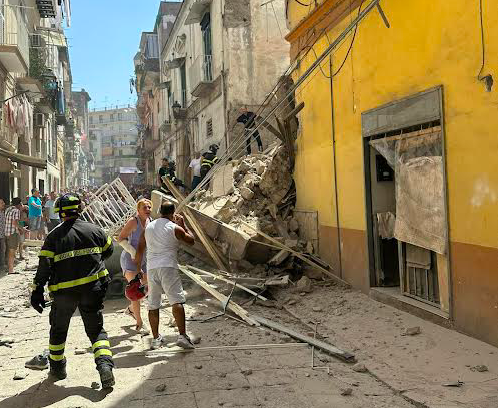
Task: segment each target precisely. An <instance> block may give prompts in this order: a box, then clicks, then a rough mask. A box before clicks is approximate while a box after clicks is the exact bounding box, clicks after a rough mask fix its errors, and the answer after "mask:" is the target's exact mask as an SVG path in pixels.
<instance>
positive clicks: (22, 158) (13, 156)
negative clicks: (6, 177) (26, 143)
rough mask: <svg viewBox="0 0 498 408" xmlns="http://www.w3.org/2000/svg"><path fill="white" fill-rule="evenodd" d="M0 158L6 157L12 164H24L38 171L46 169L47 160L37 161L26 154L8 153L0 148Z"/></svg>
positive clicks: (37, 159)
mask: <svg viewBox="0 0 498 408" xmlns="http://www.w3.org/2000/svg"><path fill="white" fill-rule="evenodd" d="M0 156H3V157H7V158H8V159H10V160H11V161H13V162H16V163H18V164H25V165H26V166H31V167H37V168H39V169H46V168H47V160H45V159H39V158H37V157H31V156H28V155H26V154H21V153H15V152H9V151H8V150H5V149H3V148H1V147H0Z"/></svg>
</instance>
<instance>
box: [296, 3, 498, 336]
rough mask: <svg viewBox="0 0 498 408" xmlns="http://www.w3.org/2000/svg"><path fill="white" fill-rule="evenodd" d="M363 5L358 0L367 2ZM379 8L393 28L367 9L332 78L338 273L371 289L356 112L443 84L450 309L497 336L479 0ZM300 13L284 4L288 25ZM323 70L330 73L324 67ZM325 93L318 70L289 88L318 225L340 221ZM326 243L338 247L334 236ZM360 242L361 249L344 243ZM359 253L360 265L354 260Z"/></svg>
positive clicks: (497, 126)
mask: <svg viewBox="0 0 498 408" xmlns="http://www.w3.org/2000/svg"><path fill="white" fill-rule="evenodd" d="M329 1H330V0H329ZM332 1H337V0H332ZM368 3H369V1H367V0H365V2H364V4H363V7H365V6H366V5H367V4H368ZM381 4H382V8H383V10H384V11H385V13H386V15H387V18H388V19H389V22H390V24H391V28H386V26H385V25H384V23H383V21H382V19H381V17H380V15H379V13H378V12H377V11H376V10H375V9H374V10H373V11H371V12H370V14H369V15H368V16H367V17H366V18H365V19H364V20H363V22H361V23H360V25H359V27H358V32H357V35H356V40H355V43H354V46H353V49H352V53H351V54H350V56H349V58H348V60H347V61H346V63H345V64H344V66H343V68H342V70H341V71H340V73H339V74H338V75H337V76H335V77H334V79H333V94H334V97H333V105H334V118H335V124H334V125H335V137H336V149H337V179H338V183H337V184H338V196H339V221H340V222H339V223H340V228H341V240H342V247H341V248H342V251H343V257H344V258H345V259H343V269H344V277H345V278H346V279H348V280H350V281H351V282H352V283H353V285H355V286H358V287H361V288H362V289H364V290H366V289H368V270H367V268H368V260H367V259H366V258H367V256H366V249H365V247H366V245H367V243H366V233H365V229H366V226H365V205H364V202H365V199H364V178H363V177H364V169H363V153H362V150H363V147H362V137H361V113H362V112H365V111H367V110H369V109H372V108H376V107H379V106H381V105H383V104H386V103H388V102H391V101H394V100H397V99H400V98H403V97H406V96H410V95H413V94H415V93H417V92H420V91H423V90H426V89H428V88H432V87H434V86H437V85H443V90H444V122H445V127H446V129H445V131H446V136H445V137H446V139H445V140H446V163H447V183H448V200H449V201H448V203H449V204H448V205H449V223H450V231H449V233H450V241H451V248H450V255H451V276H452V288H451V290H452V296H453V303H452V304H453V309H452V312H453V313H452V314H453V317H454V320H455V323H456V325H457V326H458V327H459V328H461V329H462V330H465V331H467V332H470V333H472V334H475V335H477V336H478V337H481V338H483V339H485V340H487V341H490V342H492V343H495V344H497V343H498V328H497V326H498V325H496V321H497V319H498V277H497V276H496V275H498V274H496V271H495V269H496V265H497V264H498V233H497V231H498V159H497V158H496V156H497V152H498V136H497V135H498V115H497V114H496V112H497V107H498V83H495V86H494V87H493V90H492V92H486V91H485V87H484V84H483V83H482V82H480V81H478V80H477V78H476V77H477V74H478V72H479V69H480V67H481V31H480V18H479V4H478V2H475V4H474V3H472V4H470V3H469V2H467V1H464V0H455V1H451V2H448V1H429V0H405V1H402V2H401V1H397V0H383V1H382V3H381ZM495 8H496V7H494V6H493V5H492V4H491V3H489V2H488V3H486V2H484V10H483V20H484V30H485V43H486V64H485V67H484V70H483V74H484V75H486V74H489V73H490V74H493V76H494V79H495V81H496V80H498V73H497V72H496V67H498V42H497V41H495V39H496V38H498V13H496V12H495ZM308 13H309V9H307V8H304V7H302V6H299V5H298V4H297V3H296V2H292V1H291V2H289V9H288V17H289V22H290V25H291V29H292V28H294V27H295V26H296V25H297V23H298V22H300V21H302V20H303V18H304V17H305V16H306V15H307V14H308ZM356 15H357V10H354V11H353V13H352V14H351V15H350V16H348V17H346V18H345V19H343V20H342V22H340V23H339V24H338V25H337V26H335V27H334V28H333V29H332V30H331V31H330V32H328V38H329V39H330V41H332V40H333V39H335V38H337V36H338V35H339V34H340V33H341V32H342V31H343V30H344V28H345V27H346V26H347V25H348V24H349V23H350V22H351V19H352V18H354V17H356ZM291 34H292V33H291ZM328 41H329V40H328V39H326V38H325V37H322V38H321V39H320V41H319V43H318V45H317V46H315V51H316V52H317V54H318V55H319V54H320V53H321V50H322V49H323V48H324V47H325V45H328ZM350 41H351V37H350V36H349V37H347V39H346V40H345V41H344V42H343V43H342V44H341V46H340V47H339V49H337V50H336V51H335V52H334V53H333V55H332V60H333V67H334V68H335V69H337V67H339V65H340V64H341V63H342V61H343V60H344V56H345V53H346V51H347V48H348V47H349V44H350ZM309 55H311V56H309V57H308V58H306V59H305V61H303V63H301V65H300V69H299V70H297V71H296V72H295V79H296V78H297V77H299V76H300V75H302V74H303V73H304V71H305V70H306V68H307V67H308V66H309V64H310V63H312V62H313V60H314V58H315V57H314V56H313V54H312V53H310V54H309ZM325 68H326V69H325ZM324 71H325V73H326V74H328V73H329V72H328V63H327V64H326V66H325V67H324ZM306 82H308V81H306ZM327 84H328V85H327ZM330 89H331V87H330V80H328V79H325V78H324V77H323V75H322V74H321V73H320V72H318V74H317V75H316V76H315V77H313V79H312V82H310V83H309V84H308V85H305V89H304V90H302V91H300V90H298V91H297V93H296V98H297V99H298V101H301V100H302V101H304V102H305V104H306V106H305V108H304V110H303V111H302V114H301V117H300V120H301V125H302V128H301V131H300V134H299V137H298V142H297V159H296V170H295V174H294V177H295V180H296V186H297V200H298V201H297V208H299V209H306V210H316V211H318V213H319V224H320V228H321V231H326V230H327V229H330V230H331V231H333V230H334V228H336V227H337V223H336V220H335V206H334V181H333V179H334V177H333V172H332V166H333V156H332V136H331V135H332V131H331V127H332V126H331V115H332V113H331V101H330V100H331V91H330ZM352 234H353V235H354V236H355V238H354V239H353V238H352V236H353V235H352ZM328 235H331V236H333V233H332V232H331V233H326V232H324V236H328ZM328 243H329V246H331V247H332V252H335V251H336V244H334V241H333V239H332V240H329V241H328ZM361 245H363V248H360V247H357V248H352V247H351V246H361ZM320 250H321V253H322V255H323V256H325V257H327V252H330V247H329V248H327V245H325V247H324V245H323V243H321V244H320ZM360 257H363V261H362V262H359V261H358V258H360ZM349 258H351V259H350V260H348V259H349ZM355 258H356V259H355ZM474 258H475V259H474ZM472 265H475V267H473V266H472ZM491 265H494V266H491ZM478 299H480V300H478ZM468 302H471V304H472V306H469V304H468ZM472 302H473V303H472ZM476 310H479V312H477V311H476Z"/></svg>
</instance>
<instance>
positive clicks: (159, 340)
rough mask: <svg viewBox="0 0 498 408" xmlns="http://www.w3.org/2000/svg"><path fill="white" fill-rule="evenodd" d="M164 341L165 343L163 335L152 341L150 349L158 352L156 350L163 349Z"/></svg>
mask: <svg viewBox="0 0 498 408" xmlns="http://www.w3.org/2000/svg"><path fill="white" fill-rule="evenodd" d="M163 341H164V339H163V336H161V335H159V336H157V339H152V343H151V345H150V348H151V349H152V350H156V349H158V348H160V347H162V345H163Z"/></svg>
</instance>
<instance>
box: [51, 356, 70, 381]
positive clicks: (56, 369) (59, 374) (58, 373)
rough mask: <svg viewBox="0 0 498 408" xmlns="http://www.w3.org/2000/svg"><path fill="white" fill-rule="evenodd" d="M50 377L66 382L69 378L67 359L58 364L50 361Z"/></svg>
mask: <svg viewBox="0 0 498 408" xmlns="http://www.w3.org/2000/svg"><path fill="white" fill-rule="evenodd" d="M49 375H50V376H51V377H52V378H54V379H55V380H56V381H59V380H64V379H65V378H66V377H67V372H66V359H64V360H62V361H57V362H54V361H50V372H49Z"/></svg>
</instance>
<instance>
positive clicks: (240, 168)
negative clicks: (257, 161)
mask: <svg viewBox="0 0 498 408" xmlns="http://www.w3.org/2000/svg"><path fill="white" fill-rule="evenodd" d="M251 168H252V165H251V162H250V161H248V160H247V159H246V160H242V163H240V164H239V165H238V167H237V171H238V172H239V173H245V172H247V171H248V170H250V169H251Z"/></svg>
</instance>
